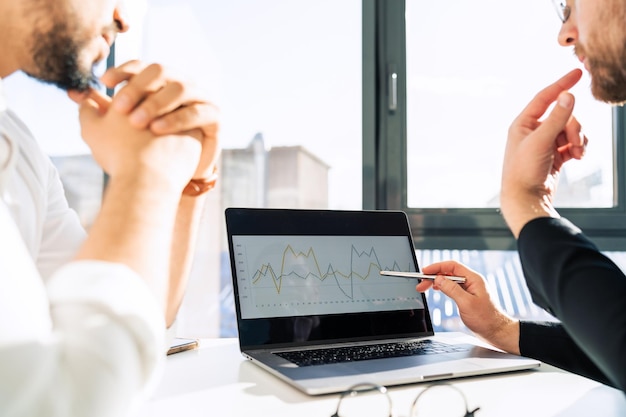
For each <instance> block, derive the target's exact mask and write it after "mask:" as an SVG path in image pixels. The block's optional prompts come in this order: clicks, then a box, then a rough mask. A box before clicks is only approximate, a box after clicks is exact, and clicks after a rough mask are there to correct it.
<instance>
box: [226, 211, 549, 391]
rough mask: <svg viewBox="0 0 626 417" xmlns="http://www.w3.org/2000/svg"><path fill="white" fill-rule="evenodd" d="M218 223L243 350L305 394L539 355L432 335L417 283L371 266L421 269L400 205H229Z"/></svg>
mask: <svg viewBox="0 0 626 417" xmlns="http://www.w3.org/2000/svg"><path fill="white" fill-rule="evenodd" d="M226 227H227V232H228V244H229V252H230V262H231V270H232V276H233V292H234V298H235V306H236V312H237V324H238V332H239V344H240V349H241V352H242V354H243V355H244V356H245V357H246V358H248V359H250V360H251V361H253V362H254V363H255V364H257V365H258V366H260V367H262V368H263V369H265V370H267V371H269V372H271V373H272V374H274V375H275V376H277V377H279V378H281V379H282V380H284V381H286V382H288V383H289V384H291V385H293V386H294V387H296V388H297V389H299V390H301V391H302V392H305V393H307V394H309V395H318V394H326V393H335V392H340V391H344V390H345V389H347V388H348V387H350V386H351V385H354V384H356V383H362V382H371V383H377V384H380V385H387V386H391V385H399V384H409V383H416V382H424V381H435V380H441V379H450V378H457V377H465V376H474V375H484V374H490V373H500V372H509V371H519V370H525V369H530V368H535V367H537V366H539V365H540V362H538V361H536V360H533V359H528V358H524V357H520V356H516V355H510V354H506V353H502V352H499V351H495V350H491V349H486V348H483V347H479V346H476V345H471V344H467V343H459V342H458V338H454V337H450V335H447V334H445V333H441V334H438V335H435V334H434V331H433V327H432V323H431V319H430V314H429V311H428V306H427V304H426V298H425V296H424V295H423V294H420V293H418V292H416V291H415V285H416V283H417V282H416V281H415V280H408V279H404V278H395V277H384V276H381V275H380V274H379V271H381V270H395V271H418V265H417V260H416V257H415V250H414V247H413V240H412V236H411V230H410V226H409V223H408V219H407V216H406V214H405V213H403V212H400V211H343V210H294V209H250V208H229V209H227V210H226ZM441 343H443V346H442V345H441ZM399 344H400V345H402V346H401V347H402V350H400V353H398V352H397V351H396V349H397V345H399ZM407 345H408V348H407ZM407 349H408V350H407ZM391 351H393V352H394V353H391ZM396 354H397V355H398V356H396Z"/></svg>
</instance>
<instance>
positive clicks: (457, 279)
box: [380, 271, 465, 284]
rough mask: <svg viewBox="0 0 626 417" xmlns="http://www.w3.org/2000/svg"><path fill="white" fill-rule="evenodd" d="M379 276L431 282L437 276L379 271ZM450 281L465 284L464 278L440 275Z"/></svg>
mask: <svg viewBox="0 0 626 417" xmlns="http://www.w3.org/2000/svg"><path fill="white" fill-rule="evenodd" d="M380 275H385V276H389V277H399V278H412V279H428V280H431V281H433V280H434V279H435V277H436V276H437V275H428V274H422V273H421V272H400V271H380ZM440 275H442V276H444V277H446V278H447V279H449V280H450V281H454V282H458V283H460V284H463V283H465V278H463V277H455V276H452V275H443V274H440Z"/></svg>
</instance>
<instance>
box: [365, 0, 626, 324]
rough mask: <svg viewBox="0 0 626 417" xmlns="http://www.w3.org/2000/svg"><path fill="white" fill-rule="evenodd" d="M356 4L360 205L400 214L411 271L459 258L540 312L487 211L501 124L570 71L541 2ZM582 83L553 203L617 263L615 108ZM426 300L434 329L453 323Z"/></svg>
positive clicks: (618, 125)
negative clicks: (580, 148)
mask: <svg viewBox="0 0 626 417" xmlns="http://www.w3.org/2000/svg"><path fill="white" fill-rule="evenodd" d="M363 5H364V6H363V12H364V16H363V19H364V28H365V31H364V38H363V42H364V92H363V94H364V97H365V98H366V99H367V98H372V101H373V102H374V103H376V104H375V105H372V106H371V107H364V121H365V123H364V127H365V128H364V132H363V133H364V152H363V154H364V161H363V163H364V177H363V181H364V199H363V202H364V207H365V208H376V209H400V210H405V211H406V212H407V213H408V215H409V218H410V222H411V225H412V228H413V235H414V242H415V245H416V247H417V249H418V250H417V254H418V261H419V262H420V263H421V264H422V265H427V264H429V263H431V262H434V261H438V260H444V259H455V260H458V261H461V262H463V263H465V264H467V265H469V266H470V267H471V268H473V269H475V270H477V271H479V272H480V273H481V274H483V275H484V276H485V277H486V279H487V281H488V282H489V283H490V286H491V287H492V289H495V291H496V294H494V300H495V302H496V303H497V304H499V305H500V306H501V307H502V308H503V309H505V310H506V311H507V312H508V313H510V314H512V315H514V316H516V317H519V318H525V319H547V320H550V319H553V318H551V317H550V316H549V315H548V314H546V313H545V312H544V311H542V310H541V309H538V308H537V307H536V306H535V305H534V304H533V303H532V300H531V299H530V295H529V293H528V289H527V287H526V285H525V282H524V279H523V275H522V271H521V268H520V265H519V259H518V256H517V253H516V251H515V250H514V249H515V242H514V239H513V237H512V235H511V233H510V232H509V230H508V228H507V227H506V225H505V223H504V221H503V219H502V218H501V216H500V214H499V213H498V211H497V207H498V205H499V201H498V192H499V181H500V172H501V164H502V156H503V152H504V145H505V142H506V136H507V130H508V127H509V125H510V123H511V122H512V121H513V119H514V118H515V117H516V116H517V114H518V113H519V112H520V111H521V110H522V109H523V107H524V106H525V105H526V103H527V102H528V101H529V100H530V99H531V98H532V97H533V96H534V95H535V94H536V93H537V92H538V91H539V90H540V89H541V88H543V87H544V86H546V85H548V84H549V83H551V82H553V81H555V80H556V79H558V78H559V77H560V76H561V75H563V74H565V73H566V72H567V71H568V70H570V69H572V68H574V67H576V66H578V61H577V60H576V59H575V57H573V56H572V53H571V51H570V50H568V49H566V48H563V47H560V46H559V45H558V44H557V41H556V37H557V34H558V31H559V28H560V22H559V20H558V19H557V17H556V14H555V12H554V10H553V7H552V4H550V2H549V1H544V0H533V1H528V2H524V3H523V4H521V5H520V4H519V3H515V4H514V3H508V2H497V1H490V0H484V1H478V2H466V1H461V0H455V1H451V2H450V1H448V2H445V3H441V4H440V3H437V2H419V1H414V0H413V1H404V0H397V1H384V0H365V1H364V3H363ZM529 22H532V29H531V28H530V26H529ZM368 29H369V31H368ZM588 84H589V80H588V78H584V79H583V80H581V81H580V82H579V83H578V85H577V86H576V87H575V89H573V92H574V94H575V95H576V98H577V104H576V110H575V115H576V116H577V117H578V118H579V120H580V121H581V123H582V124H583V128H584V130H585V133H586V135H587V136H588V138H589V140H590V146H589V149H588V154H587V156H586V157H585V159H584V160H583V161H582V162H574V161H572V162H574V163H568V166H567V168H566V170H565V172H564V174H563V175H562V182H561V184H560V187H559V195H558V196H557V206H558V208H559V211H560V213H561V214H562V215H564V216H566V217H568V218H569V219H570V220H572V221H573V222H575V223H576V224H577V225H579V226H580V227H581V228H582V229H583V230H585V232H586V233H587V235H589V236H590V237H591V238H592V239H593V240H594V242H596V243H597V244H598V245H599V246H600V247H601V248H602V249H604V250H606V251H611V252H605V253H607V255H609V256H610V257H611V258H612V259H614V260H615V261H616V263H617V264H622V265H623V264H624V254H623V252H617V251H620V250H624V249H625V248H626V239H624V237H626V228H624V227H623V226H620V225H624V224H626V222H624V220H625V215H626V200H625V199H624V195H625V191H626V185H625V182H626V181H624V178H626V172H624V156H625V155H624V152H625V150H624V145H623V143H624V120H626V119H625V118H624V110H623V109H622V108H616V109H611V108H610V107H609V106H607V105H605V104H602V103H598V102H596V101H595V100H594V99H593V98H592V97H591V94H590V93H589V88H588ZM563 180H564V181H563ZM367 196H372V197H371V198H368V197H367ZM427 298H428V301H429V306H430V310H431V316H432V318H433V323H434V325H435V328H436V330H463V329H464V326H463V325H462V323H461V322H460V319H459V317H458V310H457V308H456V306H455V305H454V303H453V302H452V301H451V300H449V299H448V298H447V297H445V296H444V295H442V294H440V293H438V292H435V291H429V292H428V293H427Z"/></svg>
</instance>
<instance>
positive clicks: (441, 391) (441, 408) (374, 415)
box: [331, 382, 480, 417]
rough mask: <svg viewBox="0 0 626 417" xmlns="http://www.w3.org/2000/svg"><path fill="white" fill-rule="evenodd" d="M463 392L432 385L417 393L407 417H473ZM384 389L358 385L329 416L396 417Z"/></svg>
mask: <svg viewBox="0 0 626 417" xmlns="http://www.w3.org/2000/svg"><path fill="white" fill-rule="evenodd" d="M478 410H480V407H476V408H475V409H473V410H471V411H470V409H469V406H468V404H467V398H466V397H465V394H463V392H462V391H461V390H460V389H459V388H457V387H455V386H454V385H451V384H446V383H439V384H433V385H430V386H428V387H426V388H425V389H423V390H422V391H420V392H419V393H418V394H417V395H416V396H415V398H414V399H413V402H412V403H411V406H410V408H409V414H408V415H407V417H475V413H476V411H478ZM394 411H395V410H394V406H393V401H392V399H391V396H390V395H389V393H388V392H387V388H386V387H384V386H382V385H378V384H373V383H369V382H364V383H359V384H356V385H353V386H351V387H350V388H348V389H347V390H345V391H343V392H342V393H341V395H340V396H339V401H338V403H337V409H336V411H335V414H333V415H332V416H331V417H396V416H404V415H402V414H396V413H395V412H394Z"/></svg>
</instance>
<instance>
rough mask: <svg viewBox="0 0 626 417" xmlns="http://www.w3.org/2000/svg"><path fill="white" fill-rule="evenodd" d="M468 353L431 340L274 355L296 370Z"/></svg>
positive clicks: (457, 347)
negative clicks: (346, 363) (395, 358)
mask: <svg viewBox="0 0 626 417" xmlns="http://www.w3.org/2000/svg"><path fill="white" fill-rule="evenodd" d="M467 350H468V348H467V347H464V346H455V345H448V344H445V343H441V342H435V341H432V340H416V341H411V342H393V343H383V344H376V345H363V346H345V347H334V348H324V349H311V350H302V351H290V352H276V355H278V356H280V357H281V358H284V359H286V360H288V361H290V362H293V363H295V364H296V365H298V366H311V365H328V364H331V363H341V362H354V361H364V360H369V359H383V358H394V357H400V356H413V355H432V354H438V353H453V352H464V351H467Z"/></svg>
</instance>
